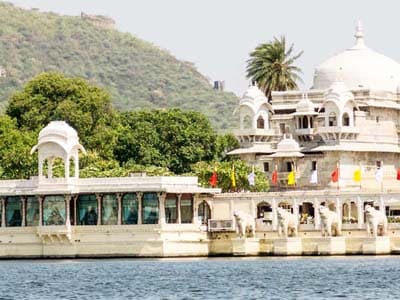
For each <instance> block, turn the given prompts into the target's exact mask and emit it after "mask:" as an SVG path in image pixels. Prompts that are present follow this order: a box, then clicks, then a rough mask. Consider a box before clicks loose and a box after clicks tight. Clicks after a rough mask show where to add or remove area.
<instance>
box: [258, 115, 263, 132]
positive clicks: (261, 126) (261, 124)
mask: <svg viewBox="0 0 400 300" xmlns="http://www.w3.org/2000/svg"><path fill="white" fill-rule="evenodd" d="M257 128H260V129H264V128H265V122H264V118H263V117H262V116H259V117H258V119H257Z"/></svg>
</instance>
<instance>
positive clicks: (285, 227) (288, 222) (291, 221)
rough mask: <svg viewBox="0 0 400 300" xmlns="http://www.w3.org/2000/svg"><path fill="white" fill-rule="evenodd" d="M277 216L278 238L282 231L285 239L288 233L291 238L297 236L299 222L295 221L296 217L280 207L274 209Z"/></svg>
mask: <svg viewBox="0 0 400 300" xmlns="http://www.w3.org/2000/svg"><path fill="white" fill-rule="evenodd" d="M276 212H277V216H278V234H279V236H281V235H282V231H283V234H284V236H285V237H288V236H289V232H291V233H292V236H297V234H298V230H297V228H298V226H299V220H297V218H296V216H295V215H294V214H292V213H290V212H288V211H287V210H286V209H283V208H282V207H278V208H277V209H276Z"/></svg>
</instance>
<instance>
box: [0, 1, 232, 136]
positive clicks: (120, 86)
mask: <svg viewBox="0 0 400 300" xmlns="http://www.w3.org/2000/svg"><path fill="white" fill-rule="evenodd" d="M0 19H1V21H2V22H1V24H2V25H1V26H0V65H1V67H2V68H4V70H5V72H6V77H0V107H1V108H2V109H3V110H4V107H5V104H6V102H7V100H8V98H9V96H10V95H11V94H12V93H13V92H14V91H16V90H19V89H21V87H22V86H23V84H24V83H26V82H27V81H28V80H30V79H31V78H32V77H34V76H35V75H37V74H38V73H41V72H44V71H46V72H47V71H58V72H62V73H64V74H66V75H68V76H79V77H83V78H85V79H87V80H89V81H90V82H92V83H94V84H96V85H100V86H102V87H105V88H106V89H107V90H108V91H110V93H111V96H112V103H113V105H114V107H115V108H117V109H118V110H121V111H126V110H132V109H139V108H140V109H143V108H171V107H177V108H180V109H183V110H194V111H199V112H202V113H204V114H205V115H206V116H208V117H209V118H210V120H211V122H212V124H213V126H214V127H215V128H217V129H226V128H229V127H233V126H235V123H236V122H235V120H234V117H233V116H232V112H233V109H234V107H235V105H237V101H238V100H237V97H236V96H235V95H234V94H233V93H226V92H221V91H216V90H214V89H213V88H212V86H211V85H210V83H209V81H208V80H207V79H206V78H205V77H204V76H203V75H201V74H200V73H199V72H198V71H197V70H196V68H195V67H194V66H193V65H192V64H191V63H188V62H182V61H179V60H178V59H176V58H175V57H173V56H172V55H171V54H169V53H168V52H167V51H165V50H161V49H159V48H158V47H156V46H154V45H152V44H150V43H148V42H146V41H143V40H140V39H138V38H136V37H134V36H132V35H131V34H129V33H122V32H119V31H117V30H115V29H113V28H110V27H107V26H101V24H100V25H99V24H98V23H95V22H93V20H89V19H88V18H82V17H81V16H76V17H71V16H60V15H58V14H55V13H43V12H38V11H35V10H24V9H21V8H17V7H15V6H13V5H12V4H8V3H4V2H3V3H0ZM99 20H100V21H101V18H100V19H99Z"/></svg>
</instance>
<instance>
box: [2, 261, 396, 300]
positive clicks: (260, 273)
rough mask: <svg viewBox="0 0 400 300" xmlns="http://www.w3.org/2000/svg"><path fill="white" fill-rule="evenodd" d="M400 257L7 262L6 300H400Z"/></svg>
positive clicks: (4, 272) (4, 274)
mask: <svg viewBox="0 0 400 300" xmlns="http://www.w3.org/2000/svg"><path fill="white" fill-rule="evenodd" d="M398 278H400V257H390V256H389V257H328V258H244V259H242V258H231V259H230V258H215V259H214V258H213V259H199V258H194V259H153V260H150V259H147V260H142V259H125V260H122V259H118V260H117V259H116V260H114V259H108V260H57V261H50V260H48V261H43V260H37V261H26V260H25V261H22V260H21V261H1V262H0V288H1V296H0V298H1V299H15V298H23V299H61V298H62V299H127V298H129V299H133V298H135V299H162V298H163V299H334V298H347V299H360V298H363V299H365V298H370V299H399V298H400V291H399V289H398Z"/></svg>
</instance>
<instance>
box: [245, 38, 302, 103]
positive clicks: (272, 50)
mask: <svg viewBox="0 0 400 300" xmlns="http://www.w3.org/2000/svg"><path fill="white" fill-rule="evenodd" d="M292 52H293V44H291V45H290V47H289V49H287V47H286V39H285V37H284V36H282V37H281V38H280V39H277V38H276V37H274V39H273V41H270V42H268V43H264V44H260V45H258V46H257V47H256V49H254V50H253V51H252V52H251V53H250V59H249V60H248V61H247V78H251V80H252V81H255V82H257V85H258V86H259V88H261V89H262V90H263V91H264V93H265V95H266V96H267V97H268V99H271V92H272V91H286V90H295V89H297V88H298V87H297V83H296V81H300V82H301V81H302V80H301V78H300V75H299V74H301V69H300V68H299V67H297V66H294V65H293V63H294V61H295V60H296V59H298V58H299V57H300V56H301V55H302V54H303V51H301V52H300V53H298V54H296V55H292Z"/></svg>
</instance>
